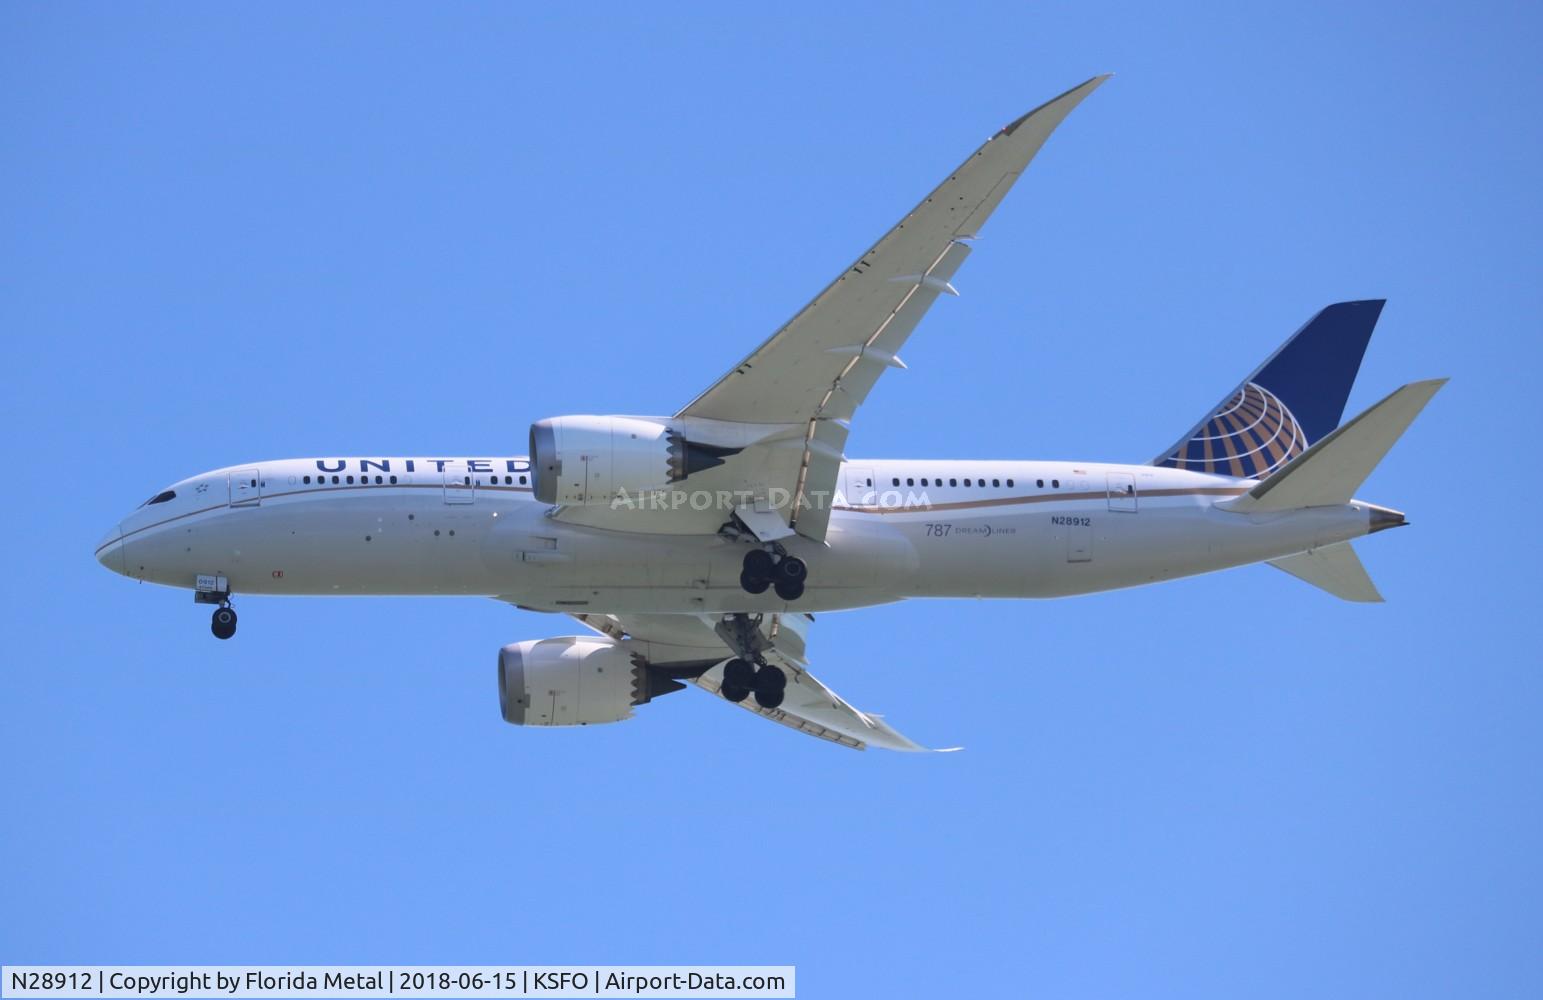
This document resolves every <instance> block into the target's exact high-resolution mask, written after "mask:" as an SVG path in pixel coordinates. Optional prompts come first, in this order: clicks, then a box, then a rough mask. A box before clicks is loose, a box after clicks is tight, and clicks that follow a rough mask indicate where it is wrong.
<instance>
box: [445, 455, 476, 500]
mask: <svg viewBox="0 0 1543 1000" xmlns="http://www.w3.org/2000/svg"><path fill="white" fill-rule="evenodd" d="M476 499H477V481H476V477H475V476H473V475H472V474H471V470H470V469H468V468H467V467H466V463H465V462H450V463H448V464H446V465H445V503H474V502H476Z"/></svg>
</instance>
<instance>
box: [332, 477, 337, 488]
mask: <svg viewBox="0 0 1543 1000" xmlns="http://www.w3.org/2000/svg"><path fill="white" fill-rule="evenodd" d="M337 484H338V477H337V476H333V477H332V485H333V486H336V485H337Z"/></svg>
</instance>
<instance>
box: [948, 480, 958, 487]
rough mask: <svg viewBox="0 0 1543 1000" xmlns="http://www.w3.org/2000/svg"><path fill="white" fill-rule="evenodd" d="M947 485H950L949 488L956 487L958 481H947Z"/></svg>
mask: <svg viewBox="0 0 1543 1000" xmlns="http://www.w3.org/2000/svg"><path fill="white" fill-rule="evenodd" d="M948 485H950V486H958V485H959V480H957V479H950V480H949V481H948Z"/></svg>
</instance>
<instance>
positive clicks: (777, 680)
mask: <svg viewBox="0 0 1543 1000" xmlns="http://www.w3.org/2000/svg"><path fill="white" fill-rule="evenodd" d="M754 686H755V689H756V690H757V691H781V690H782V689H783V688H785V687H787V686H788V675H787V674H785V673H783V672H782V668H780V667H774V666H772V665H771V664H769V663H768V664H764V665H763V666H762V667H761V669H760V670H757V671H756V672H755V685H754Z"/></svg>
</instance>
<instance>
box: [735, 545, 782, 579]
mask: <svg viewBox="0 0 1543 1000" xmlns="http://www.w3.org/2000/svg"><path fill="white" fill-rule="evenodd" d="M743 568H744V571H745V572H746V573H749V574H750V575H751V576H760V577H765V578H766V579H768V580H769V579H771V575H772V573H773V572H774V571H775V570H776V568H777V567H776V565H775V564H774V563H773V562H772V556H771V553H770V552H767V551H766V550H765V549H751V550H750V551H749V552H746V553H745V562H744V567H743Z"/></svg>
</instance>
